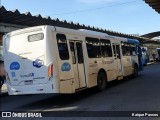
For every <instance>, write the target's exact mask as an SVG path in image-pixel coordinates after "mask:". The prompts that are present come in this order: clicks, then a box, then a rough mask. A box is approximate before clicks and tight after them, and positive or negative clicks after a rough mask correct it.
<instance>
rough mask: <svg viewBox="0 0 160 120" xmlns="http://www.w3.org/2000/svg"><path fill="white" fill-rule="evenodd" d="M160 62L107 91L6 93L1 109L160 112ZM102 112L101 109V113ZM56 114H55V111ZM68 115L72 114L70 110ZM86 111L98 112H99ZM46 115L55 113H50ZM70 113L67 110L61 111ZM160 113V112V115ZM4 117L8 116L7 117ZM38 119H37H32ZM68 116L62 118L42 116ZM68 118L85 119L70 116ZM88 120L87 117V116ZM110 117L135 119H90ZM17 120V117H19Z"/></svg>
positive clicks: (115, 84)
mask: <svg viewBox="0 0 160 120" xmlns="http://www.w3.org/2000/svg"><path fill="white" fill-rule="evenodd" d="M159 93H160V64H153V65H148V66H146V67H145V70H144V71H142V72H141V73H140V75H139V77H138V78H135V79H131V78H126V79H125V80H123V81H114V82H111V83H110V84H109V86H108V88H107V89H106V90H105V91H103V92H97V91H96V89H95V88H93V89H89V90H85V91H82V92H79V93H76V94H73V95H58V96H56V95H27V96H6V97H2V98H1V99H0V105H1V106H0V108H1V111H64V110H65V111H80V112H82V113H85V111H160V94H159ZM101 113H102V112H100V114H101ZM52 114H53V113H52ZM67 114H68V113H67ZM86 114H94V115H96V114H97V115H98V114H99V112H92V113H89V112H88V113H87V112H86ZM46 115H51V114H49V113H47V114H46ZM61 115H62V116H63V115H66V113H63V114H61ZM159 116H160V114H159ZM3 119H4V118H3ZM32 119H35V118H32ZM44 119H46V120H48V119H64V118H63V117H60V118H42V120H44ZM66 119H69V120H70V119H82V117H80V118H76V117H74V118H69V117H67V118H66ZM83 119H84V118H83ZM85 119H87V120H88V119H98V120H99V119H106V120H108V119H109V120H112V119H114V120H116V119H121V120H132V119H137V118H133V117H129V118H127V117H124V118H122V117H121V118H119V117H116V118H113V117H111V118H104V117H103V118H102V117H101V118H96V117H94V118H90V117H86V118H85ZM140 119H143V120H153V119H154V120H158V119H160V117H159V118H157V117H154V118H151V117H150V118H146V117H145V118H140ZM15 120H17V118H15Z"/></svg>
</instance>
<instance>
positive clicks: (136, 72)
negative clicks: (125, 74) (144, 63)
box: [133, 65, 138, 78]
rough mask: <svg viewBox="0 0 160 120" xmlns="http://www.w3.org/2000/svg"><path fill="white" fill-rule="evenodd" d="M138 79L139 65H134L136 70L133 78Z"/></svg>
mask: <svg viewBox="0 0 160 120" xmlns="http://www.w3.org/2000/svg"><path fill="white" fill-rule="evenodd" d="M136 77H138V67H137V65H134V70H133V78H136Z"/></svg>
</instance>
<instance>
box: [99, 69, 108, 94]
mask: <svg viewBox="0 0 160 120" xmlns="http://www.w3.org/2000/svg"><path fill="white" fill-rule="evenodd" d="M97 87H98V90H99V91H103V90H104V89H106V87H107V77H106V74H105V73H104V72H99V74H98V77H97Z"/></svg>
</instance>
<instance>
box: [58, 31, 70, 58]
mask: <svg viewBox="0 0 160 120" xmlns="http://www.w3.org/2000/svg"><path fill="white" fill-rule="evenodd" d="M56 37H57V45H58V51H59V57H60V58H61V60H68V59H69V53H68V46H67V39H66V36H65V35H64V34H57V35H56Z"/></svg>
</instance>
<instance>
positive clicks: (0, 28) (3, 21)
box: [0, 6, 160, 45]
mask: <svg viewBox="0 0 160 120" xmlns="http://www.w3.org/2000/svg"><path fill="white" fill-rule="evenodd" d="M38 25H53V26H59V27H65V28H71V29H87V30H93V31H97V32H103V33H107V34H109V35H113V36H118V37H125V38H131V39H138V40H139V41H140V42H141V43H146V42H150V43H156V44H157V43H159V44H160V42H158V41H151V40H150V39H148V38H145V37H140V36H135V35H130V34H124V33H120V32H115V31H111V30H106V29H102V28H98V27H94V26H88V25H84V24H80V23H73V22H72V21H71V22H68V21H66V20H63V21H61V20H59V19H58V18H56V19H52V18H51V17H50V16H47V17H42V16H41V15H40V14H38V15H36V16H33V15H32V14H31V13H30V12H26V13H20V12H19V11H18V10H17V9H16V10H13V11H10V10H6V9H5V7H4V6H1V7H0V44H1V45H2V35H4V34H5V33H8V32H11V31H13V30H17V29H21V28H25V27H31V26H38Z"/></svg>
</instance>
